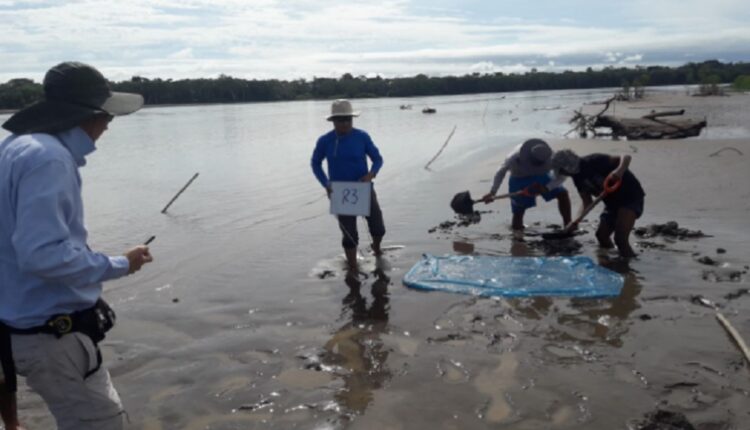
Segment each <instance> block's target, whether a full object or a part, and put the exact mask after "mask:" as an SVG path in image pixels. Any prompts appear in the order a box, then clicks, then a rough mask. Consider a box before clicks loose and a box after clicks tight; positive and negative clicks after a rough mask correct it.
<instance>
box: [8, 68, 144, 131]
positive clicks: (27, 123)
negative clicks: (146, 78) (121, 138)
mask: <svg viewBox="0 0 750 430" xmlns="http://www.w3.org/2000/svg"><path fill="white" fill-rule="evenodd" d="M43 85H44V100H42V101H40V102H37V103H34V104H32V105H31V106H28V107H26V108H24V109H21V110H20V111H18V112H16V113H15V114H14V115H13V116H11V117H10V118H9V119H8V120H7V121H6V122H5V123H4V124H3V128H5V129H6V130H8V131H10V132H11V133H14V134H27V133H57V132H60V131H64V130H68V129H70V128H72V127H75V126H77V125H79V124H80V123H81V122H83V121H85V120H87V119H89V118H91V117H92V116H94V115H96V114H102V113H103V114H108V115H111V116H121V115H127V114H130V113H133V112H135V111H137V110H138V109H140V108H141V107H143V96H141V95H140V94H134V93H120V92H113V91H111V90H110V89H109V84H108V83H107V80H106V79H105V78H104V76H103V75H102V74H101V73H100V72H99V71H98V70H96V69H95V68H94V67H92V66H89V65H88V64H84V63H79V62H75V61H68V62H64V63H60V64H58V65H56V66H55V67H53V68H51V69H50V70H49V71H48V72H47V74H46V75H45V76H44V84H43Z"/></svg>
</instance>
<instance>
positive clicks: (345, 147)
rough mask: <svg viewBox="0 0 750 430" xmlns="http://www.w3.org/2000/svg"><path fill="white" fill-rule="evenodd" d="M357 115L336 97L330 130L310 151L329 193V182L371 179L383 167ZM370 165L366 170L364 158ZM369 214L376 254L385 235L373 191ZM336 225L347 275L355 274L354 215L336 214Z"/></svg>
mask: <svg viewBox="0 0 750 430" xmlns="http://www.w3.org/2000/svg"><path fill="white" fill-rule="evenodd" d="M355 116H359V112H356V111H354V109H353V108H352V104H351V102H349V100H343V99H340V100H336V101H334V102H333V103H332V104H331V114H330V115H329V116H328V117H327V120H328V121H331V122H332V123H333V130H331V131H329V132H328V133H326V134H324V135H322V136H320V138H319V139H318V141H317V143H316V145H315V150H314V151H313V155H312V160H311V165H312V170H313V173H314V174H315V177H316V178H317V179H318V182H320V185H322V186H323V188H325V189H326V192H327V193H328V196H329V198H330V195H331V182H334V181H346V182H355V181H361V182H372V180H373V179H374V178H375V176H376V175H377V174H378V172H379V171H380V168H381V167H382V166H383V158H382V157H381V156H380V151H379V150H378V148H377V147H376V146H375V144H374V143H373V142H372V139H371V138H370V135H368V134H367V133H366V132H365V131H363V130H360V129H358V128H354V127H353V125H352V123H353V117H355ZM368 157H369V159H370V161H371V162H372V163H371V166H370V167H369V169H368V166H367V158H368ZM323 160H326V161H327V163H328V175H326V173H325V172H324V171H323ZM370 196H371V198H370V216H369V217H367V226H368V228H369V230H370V236H372V250H373V253H374V254H375V255H376V256H380V255H381V249H380V244H381V242H382V240H383V236H384V235H385V224H384V222H383V213H382V211H381V210H380V205H379V204H378V199H377V197H376V195H375V190H374V189H373V190H372V193H371V194H370ZM338 221H339V228H340V229H341V233H342V235H343V237H342V241H341V245H342V246H343V248H344V254H345V255H346V261H347V264H348V267H349V275H350V276H351V275H356V274H357V273H358V269H357V245H358V244H359V235H358V233H357V217H355V216H345V215H340V216H338Z"/></svg>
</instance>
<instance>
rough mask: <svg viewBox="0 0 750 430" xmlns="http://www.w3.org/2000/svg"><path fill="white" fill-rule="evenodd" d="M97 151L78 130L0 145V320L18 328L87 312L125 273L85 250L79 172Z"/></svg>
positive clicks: (121, 264)
mask: <svg viewBox="0 0 750 430" xmlns="http://www.w3.org/2000/svg"><path fill="white" fill-rule="evenodd" d="M94 150H95V146H94V142H93V140H92V139H91V138H90V137H89V136H88V135H87V134H86V133H85V132H84V131H83V130H82V129H81V128H79V127H75V128H73V129H70V130H67V131H64V132H62V133H59V134H57V135H55V136H52V135H49V134H26V135H20V136H18V135H11V136H9V137H8V138H6V139H5V140H4V141H2V143H0V321H2V322H3V323H5V324H7V325H9V326H12V327H16V328H29V327H34V326H38V325H41V324H44V323H45V322H46V321H47V320H48V319H49V318H50V317H51V316H53V315H57V314H68V313H71V312H74V311H78V310H82V309H86V308H88V307H91V306H93V305H94V303H96V300H97V299H98V298H99V296H100V295H101V293H102V284H101V283H102V282H104V281H106V280H109V279H114V278H118V277H121V276H124V275H126V274H127V273H128V268H129V264H128V260H127V258H126V257H124V256H118V257H108V256H106V255H104V254H101V253H98V252H94V251H92V250H91V249H89V247H88V246H87V245H86V239H87V235H88V233H87V232H86V228H85V227H84V224H83V203H82V199H81V177H80V175H79V172H78V168H79V167H80V166H84V165H85V164H86V160H85V158H84V157H85V156H86V155H88V154H90V153H91V152H93V151H94Z"/></svg>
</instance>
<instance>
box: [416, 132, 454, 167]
mask: <svg viewBox="0 0 750 430" xmlns="http://www.w3.org/2000/svg"><path fill="white" fill-rule="evenodd" d="M456 127H458V126H457V125H454V126H453V130H452V131H451V134H449V135H448V138H447V139H445V143H444V144H443V146H442V147H440V151H438V153H437V154H435V156H434V157H432V160H430V161H428V162H427V164H425V165H424V168H425V170H430V164H432V162H433V161H435V159H437V158H438V157H439V156H440V153H441V152H443V149H445V147H446V146H448V142H450V141H451V137H453V133H455V132H456Z"/></svg>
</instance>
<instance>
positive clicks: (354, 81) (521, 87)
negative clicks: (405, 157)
mask: <svg viewBox="0 0 750 430" xmlns="http://www.w3.org/2000/svg"><path fill="white" fill-rule="evenodd" d="M746 76H750V63H744V62H737V63H722V62H719V61H716V60H710V61H704V62H701V63H688V64H685V65H683V66H679V67H664V66H648V67H643V66H637V67H634V68H626V67H617V68H616V67H606V68H604V69H602V70H593V69H592V68H590V67H589V68H588V69H586V70H585V71H577V72H574V71H564V72H541V71H537V70H536V69H531V70H530V71H528V72H525V73H508V74H506V73H500V72H497V73H485V74H480V73H474V74H469V75H464V76H445V77H430V76H426V75H424V74H419V75H416V76H412V77H399V78H382V77H365V76H357V77H355V76H352V75H351V74H348V73H347V74H344V75H342V76H341V77H339V78H318V77H316V78H313V79H309V80H306V79H298V80H291V81H281V80H277V79H268V80H257V79H240V78H234V77H231V76H227V75H220V76H219V77H218V78H212V79H180V80H172V79H160V78H156V79H148V78H144V77H141V76H133V77H132V78H131V79H130V80H127V81H122V82H112V83H111V86H112V89H113V90H114V91H126V92H134V93H139V94H141V95H143V97H144V99H145V100H146V104H148V105H160V104H194V103H242V102H268V101H281V100H306V99H333V98H365V97H413V96H432V95H453V94H476V93H496V92H512V91H531V90H560V89H587V88H603V87H634V88H638V87H644V86H646V85H654V86H656V85H692V84H706V83H732V82H738V80H739V82H741V83H743V84H744V83H745V80H744V79H745V78H743V77H746ZM42 97H43V90H42V86H41V84H39V83H35V82H33V81H32V80H30V79H11V80H10V81H8V82H7V83H5V84H0V109H19V108H22V107H24V106H26V105H28V104H30V103H33V102H35V101H37V100H40V99H41V98H42Z"/></svg>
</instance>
